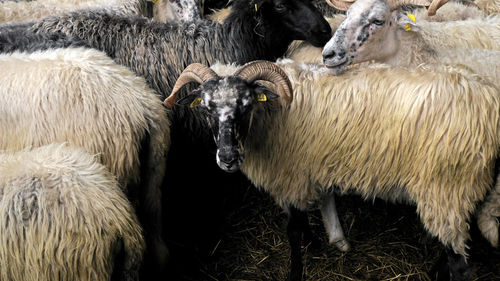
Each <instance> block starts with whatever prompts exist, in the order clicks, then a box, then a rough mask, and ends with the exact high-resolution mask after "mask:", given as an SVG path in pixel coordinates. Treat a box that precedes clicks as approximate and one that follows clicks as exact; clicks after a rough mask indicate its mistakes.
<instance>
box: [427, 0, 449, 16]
mask: <svg viewBox="0 0 500 281" xmlns="http://www.w3.org/2000/svg"><path fill="white" fill-rule="evenodd" d="M446 2H448V0H434V1H432V4H431V5H430V6H429V9H428V10H427V15H428V16H433V15H435V14H436V11H437V10H438V9H439V8H441V6H443V5H444V4H446Z"/></svg>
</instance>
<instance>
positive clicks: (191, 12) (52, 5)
mask: <svg viewBox="0 0 500 281" xmlns="http://www.w3.org/2000/svg"><path fill="white" fill-rule="evenodd" d="M148 3H152V13H151V12H150V11H149V9H150V8H149V6H148ZM89 8H90V9H107V10H109V11H112V12H114V13H116V14H120V15H131V14H135V15H143V16H149V17H152V18H153V19H155V20H156V21H159V22H167V21H177V20H185V21H191V20H199V19H201V11H200V8H199V7H198V5H197V3H196V1H195V0H173V1H171V0H155V1H152V2H149V1H148V0H112V1H103V0H64V1H61V0H36V1H29V2H28V1H4V2H0V23H7V22H19V21H30V20H36V19H41V18H44V17H47V16H52V15H56V14H62V13H66V12H70V11H73V10H78V9H89ZM149 13H151V14H149Z"/></svg>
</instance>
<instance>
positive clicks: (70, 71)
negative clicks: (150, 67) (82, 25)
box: [0, 48, 170, 264]
mask: <svg viewBox="0 0 500 281" xmlns="http://www.w3.org/2000/svg"><path fill="white" fill-rule="evenodd" d="M0 63H1V65H2V67H1V68H0V85H1V87H0V89H1V90H0V99H1V100H2V102H1V103H0V112H1V113H2V114H0V132H1V133H0V149H7V150H20V149H23V148H25V147H31V146H35V147H36V146H41V145H47V144H50V143H53V142H68V143H69V144H71V145H73V146H78V147H82V148H84V149H85V150H86V151H87V152H88V153H91V154H97V155H98V159H99V161H100V162H101V163H102V164H104V165H105V166H106V167H107V168H108V169H109V170H110V171H111V172H112V173H113V174H114V175H116V177H117V180H118V182H119V183H120V186H121V187H122V188H123V190H124V191H125V193H126V194H127V195H128V196H129V198H130V200H131V202H132V204H134V206H135V207H136V208H137V212H138V216H139V219H140V221H141V223H142V225H143V227H144V230H145V235H146V242H147V245H148V252H152V253H154V257H155V258H156V261H157V262H158V263H160V264H163V263H164V262H165V259H166V256H167V249H166V246H165V244H164V242H163V240H162V237H161V234H162V225H161V212H162V209H161V189H160V188H161V185H162V183H163V179H164V175H165V169H166V168H165V165H166V153H167V151H168V147H169V144H170V134H169V121H168V119H167V113H166V110H165V109H164V108H162V105H161V101H160V99H159V98H158V95H156V94H155V93H154V92H153V91H152V90H150V89H149V88H148V86H147V85H146V82H145V81H144V79H142V78H139V77H137V76H136V75H134V74H133V73H132V72H131V71H130V70H128V69H127V68H125V67H123V66H120V65H117V64H116V63H115V62H113V60H111V59H110V58H109V57H107V56H106V55H105V54H104V53H102V52H99V51H96V50H92V49H83V48H68V49H55V50H48V51H42V52H34V53H31V54H26V53H17V52H16V53H12V54H10V55H5V54H4V55H0Z"/></svg>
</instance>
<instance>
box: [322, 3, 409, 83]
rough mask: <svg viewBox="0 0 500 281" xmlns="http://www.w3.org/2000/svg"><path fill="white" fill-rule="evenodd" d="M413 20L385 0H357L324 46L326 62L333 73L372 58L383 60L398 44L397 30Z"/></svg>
mask: <svg viewBox="0 0 500 281" xmlns="http://www.w3.org/2000/svg"><path fill="white" fill-rule="evenodd" d="M412 26H414V22H412V21H411V20H410V18H409V17H408V16H406V15H405V14H403V13H402V12H401V11H399V10H395V11H392V12H391V8H390V7H389V5H388V3H387V2H386V1H385V0H357V1H356V2H354V3H353V4H352V6H351V7H350V8H349V10H348V11H347V14H346V19H345V20H344V21H343V22H342V24H341V25H340V26H339V28H338V29H337V31H336V32H335V34H334V36H333V37H332V38H331V39H330V41H328V43H327V44H326V45H325V48H324V49H323V63H324V64H325V65H326V66H327V67H328V68H329V69H330V70H331V71H332V72H333V73H334V74H338V73H340V72H342V71H343V70H344V69H345V67H346V66H348V65H350V64H353V63H360V62H364V61H369V60H378V61H383V60H385V59H387V58H389V57H391V56H393V55H394V54H395V53H396V52H397V50H398V47H399V42H400V40H399V38H398V32H399V30H400V29H406V30H409V29H411V27H412Z"/></svg>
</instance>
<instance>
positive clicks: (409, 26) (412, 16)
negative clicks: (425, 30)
mask: <svg viewBox="0 0 500 281" xmlns="http://www.w3.org/2000/svg"><path fill="white" fill-rule="evenodd" d="M407 16H408V17H409V18H410V19H411V21H412V22H414V23H417V20H416V19H415V15H414V14H408V15H407ZM404 30H405V31H410V30H411V25H410V24H409V23H407V24H405V27H404Z"/></svg>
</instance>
